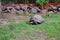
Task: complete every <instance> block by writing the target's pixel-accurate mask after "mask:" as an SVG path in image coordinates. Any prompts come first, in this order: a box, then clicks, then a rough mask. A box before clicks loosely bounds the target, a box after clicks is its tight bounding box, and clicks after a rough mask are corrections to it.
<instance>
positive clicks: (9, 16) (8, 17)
mask: <svg viewBox="0 0 60 40" xmlns="http://www.w3.org/2000/svg"><path fill="white" fill-rule="evenodd" d="M28 19H29V17H28V16H17V15H16V14H13V13H3V16H2V17H1V18H0V25H7V24H8V22H9V21H13V22H20V21H22V20H28Z"/></svg>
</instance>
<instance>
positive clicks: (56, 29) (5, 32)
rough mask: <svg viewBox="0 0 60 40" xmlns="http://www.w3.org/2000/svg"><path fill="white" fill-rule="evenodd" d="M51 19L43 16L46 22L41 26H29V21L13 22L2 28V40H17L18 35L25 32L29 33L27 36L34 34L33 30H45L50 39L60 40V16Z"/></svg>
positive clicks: (52, 15) (0, 28)
mask: <svg viewBox="0 0 60 40" xmlns="http://www.w3.org/2000/svg"><path fill="white" fill-rule="evenodd" d="M50 16H51V17H49V18H48V17H46V16H43V17H44V19H45V22H44V23H42V24H40V25H29V24H26V22H27V21H21V22H19V23H14V22H11V23H10V24H9V25H7V26H4V27H0V40H10V39H11V38H14V39H15V36H14V35H16V34H18V33H20V32H21V31H23V30H26V31H27V33H26V34H27V35H30V34H32V32H33V31H32V30H45V31H46V34H47V35H48V37H49V38H56V40H60V14H50Z"/></svg>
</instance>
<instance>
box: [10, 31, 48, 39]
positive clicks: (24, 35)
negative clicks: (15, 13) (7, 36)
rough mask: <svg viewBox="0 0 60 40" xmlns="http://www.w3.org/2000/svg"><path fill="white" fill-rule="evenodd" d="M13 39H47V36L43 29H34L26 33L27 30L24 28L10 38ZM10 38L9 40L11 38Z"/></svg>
mask: <svg viewBox="0 0 60 40" xmlns="http://www.w3.org/2000/svg"><path fill="white" fill-rule="evenodd" d="M12 39H13V40H49V38H48V37H47V35H46V33H45V31H41V30H38V31H34V32H32V33H31V34H27V32H26V31H25V30H24V31H22V32H21V33H19V34H17V35H16V37H15V38H14V37H13V38H12ZM12 39H11V40H12Z"/></svg>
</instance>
